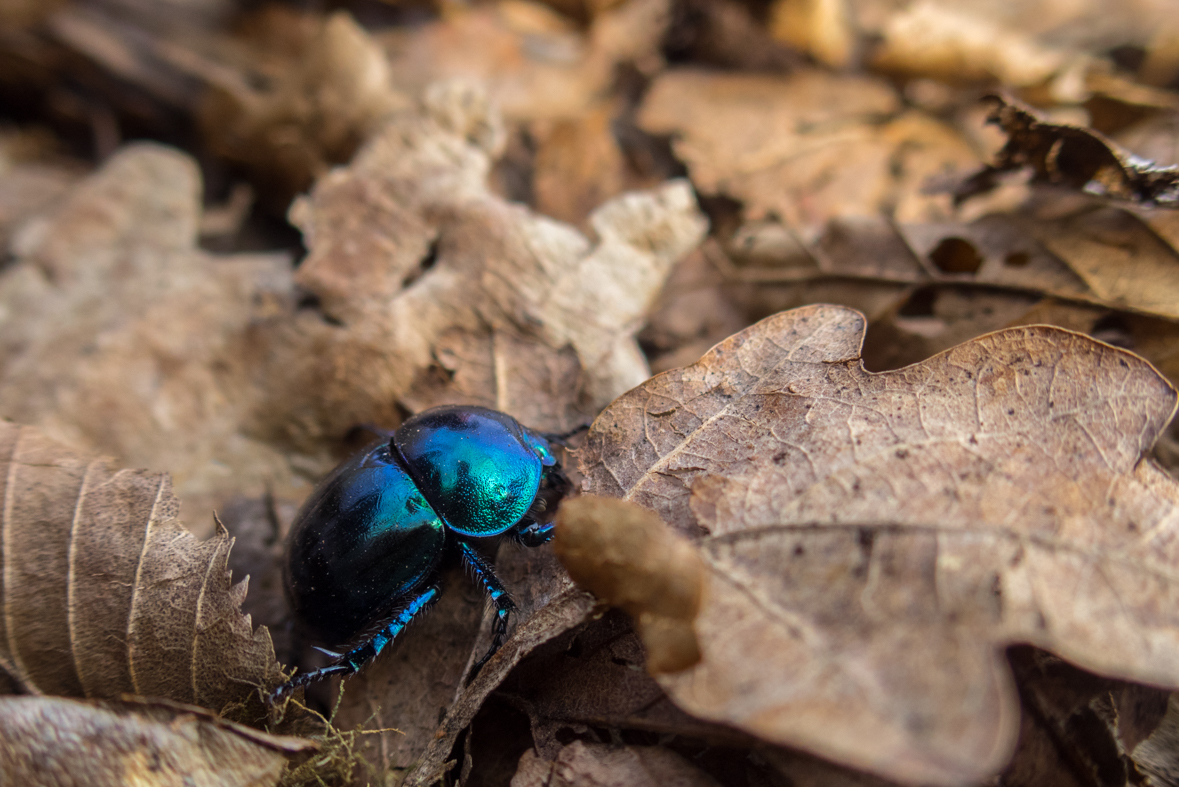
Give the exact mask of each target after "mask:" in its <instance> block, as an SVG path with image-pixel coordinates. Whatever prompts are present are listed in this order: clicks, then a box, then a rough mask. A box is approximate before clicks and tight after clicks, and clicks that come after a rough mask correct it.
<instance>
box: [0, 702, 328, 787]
mask: <svg viewBox="0 0 1179 787" xmlns="http://www.w3.org/2000/svg"><path fill="white" fill-rule="evenodd" d="M0 737H2V738H3V740H4V745H3V746H0V772H2V773H3V774H4V776H5V779H6V780H10V782H11V783H13V784H38V785H45V786H46V787H59V786H60V787H66V785H75V784H86V785H91V786H92V787H107V786H108V785H109V787H120V786H121V785H126V784H161V785H162V784H185V785H193V787H198V786H199V787H204V786H205V785H208V786H209V787H212V785H225V787H237V785H241V787H262V785H270V784H277V783H278V780H279V777H280V776H281V775H282V773H283V770H284V769H285V768H286V762H287V755H289V754H296V753H298V752H302V751H306V750H308V749H310V748H313V747H314V746H315V744H313V743H311V742H310V741H306V740H303V739H301V738H290V737H282V736H277V735H267V734H266V733H263V732H259V731H258V730H253V729H250V728H249V727H243V726H241V725H237V724H231V723H229V722H226V721H224V720H222V719H218V718H217V717H216V716H213V715H212V714H210V713H208V712H207V711H203V709H200V708H191V707H190V708H185V707H183V706H181V707H173V706H169V705H155V706H152V705H144V704H132V703H127V704H99V703H93V704H92V703H85V702H78V701H76V700H68V699H62V698H59V697H2V698H0Z"/></svg>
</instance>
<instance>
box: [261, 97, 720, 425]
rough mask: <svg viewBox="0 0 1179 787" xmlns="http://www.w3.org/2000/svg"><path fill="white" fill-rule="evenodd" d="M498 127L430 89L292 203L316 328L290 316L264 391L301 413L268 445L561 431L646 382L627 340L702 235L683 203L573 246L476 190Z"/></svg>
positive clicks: (605, 222)
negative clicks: (507, 419) (434, 413)
mask: <svg viewBox="0 0 1179 787" xmlns="http://www.w3.org/2000/svg"><path fill="white" fill-rule="evenodd" d="M498 127H499V120H498V115H497V114H496V113H495V112H494V110H493V109H492V108H491V107H490V106H489V103H488V99H487V97H486V95H484V94H483V93H481V92H480V91H478V90H476V89H475V88H473V87H471V86H469V85H466V84H464V83H462V82H449V83H441V84H439V85H436V86H435V87H433V88H431V90H430V91H428V95H427V105H426V109H425V110H424V111H423V112H422V113H420V114H407V115H403V116H400V117H399V118H398V119H397V120H396V121H395V122H393V123H392V124H390V125H389V126H388V127H387V128H386V129H384V130H383V131H382V132H381V134H380V135H378V136H377V137H376V138H374V140H373V141H372V142H371V143H370V144H369V145H368V146H367V147H366V148H365V149H364V151H362V152H361V154H360V155H359V156H357V158H356V160H355V161H354V162H353V163H352V165H351V166H350V167H349V168H347V169H343V170H337V171H335V172H333V173H331V174H330V175H329V176H327V177H326V178H324V179H323V180H321V181H320V182H319V183H318V184H317V186H316V188H315V190H314V191H313V192H312V195H311V196H310V197H309V198H307V199H305V200H302V201H300V202H298V203H296V205H295V207H294V209H293V210H292V217H293V219H294V220H295V221H296V222H297V223H298V224H299V225H300V226H301V227H302V228H303V230H304V232H305V233H306V236H307V242H308V246H309V248H310V253H309V255H308V257H307V259H306V260H305V261H304V262H303V264H302V266H301V267H300V268H299V270H298V272H297V274H296V280H297V282H298V284H299V285H301V286H302V287H303V288H305V289H306V290H307V291H309V292H311V293H314V294H315V296H317V298H318V299H319V303H320V306H321V308H322V311H323V312H324V313H325V314H326V315H327V316H328V318H329V319H330V320H331V321H332V324H325V323H324V322H323V321H322V320H320V319H319V318H318V317H317V316H316V315H315V314H313V313H311V312H305V313H304V314H302V315H300V319H299V321H298V322H297V323H296V324H295V326H294V328H293V330H292V331H291V332H290V335H289V336H288V342H289V347H287V348H285V349H283V350H281V357H282V359H283V360H282V361H281V362H277V363H275V364H274V368H273V374H274V377H275V379H276V381H277V382H275V383H274V389H275V390H278V391H286V392H292V395H293V396H294V397H296V398H297V397H299V396H304V397H306V398H305V400H304V401H301V402H300V401H297V400H296V402H295V405H294V407H295V410H294V412H290V411H285V410H279V409H276V410H274V411H272V412H271V414H270V416H271V418H272V419H273V428H274V429H276V430H285V431H287V432H291V431H294V430H297V429H305V428H307V426H308V425H314V426H318V425H320V424H323V425H325V427H324V428H326V430H327V432H328V433H329V434H332V433H335V434H341V433H343V432H345V431H346V430H347V429H349V428H351V427H352V426H353V425H355V424H357V423H364V422H373V421H376V422H379V423H394V424H395V423H396V422H397V419H398V412H397V409H396V407H397V403H398V402H399V401H400V402H401V403H403V404H405V405H407V406H409V407H410V408H411V409H421V408H424V407H428V406H430V405H435V404H441V403H444V402H449V401H461V402H466V403H472V402H474V403H479V404H486V405H488V406H491V407H494V408H496V409H499V410H503V411H506V412H510V413H512V414H513V415H515V416H516V417H517V418H519V419H520V421H521V422H522V423H526V424H528V425H529V426H531V427H534V428H540V429H552V430H561V429H568V428H570V427H572V426H575V425H576V424H577V423H578V422H579V421H581V420H583V419H584V418H585V415H584V414H585V413H588V412H592V411H593V410H594V409H595V408H597V407H600V406H602V405H604V404H605V403H606V402H608V401H609V400H610V399H612V398H613V397H614V396H616V395H618V394H619V393H621V392H622V391H624V390H626V389H627V388H628V387H631V386H633V385H635V384H637V383H638V382H640V381H641V380H642V379H644V378H645V377H646V376H647V374H648V372H647V366H646V361H645V360H644V359H643V357H642V355H641V353H640V352H639V350H638V346H637V344H636V343H635V340H634V335H635V333H637V330H638V328H639V323H640V321H641V320H642V318H643V315H644V314H646V312H647V310H648V309H649V307H650V304H651V303H652V302H653V300H654V298H655V297H656V295H657V293H658V291H659V288H660V287H661V286H662V284H663V281H664V279H665V277H666V276H667V274H668V272H669V271H670V269H671V265H672V263H673V262H675V260H676V259H678V258H679V257H681V256H682V255H684V254H686V253H687V252H688V251H690V250H691V249H692V248H693V247H694V246H695V245H696V244H697V243H698V242H699V240H700V238H701V236H702V235H703V233H704V231H705V228H706V222H705V220H704V218H703V216H702V215H701V214H700V212H699V211H698V210H697V208H696V206H695V200H694V197H693V195H692V192H691V190H690V188H689V187H688V185H687V184H686V183H684V182H682V181H677V182H672V183H668V184H666V185H664V186H662V187H661V188H659V189H657V190H654V191H651V192H638V193H629V194H625V195H622V196H620V197H618V198H616V199H614V200H612V201H611V202H608V203H606V204H605V205H603V206H601V207H600V208H598V209H597V210H596V211H594V213H593V214H592V215H591V217H590V220H589V223H590V225H591V226H592V227H593V229H594V232H595V234H596V239H595V241H591V240H589V239H587V238H586V237H585V236H583V235H582V234H581V233H579V232H577V231H576V230H574V229H573V228H572V227H569V226H567V225H563V224H559V223H557V222H554V221H552V220H549V219H545V218H543V217H540V216H537V215H535V214H533V213H531V212H530V211H528V210H527V209H525V208H523V207H522V206H519V205H514V204H510V203H508V202H505V201H504V200H502V199H501V198H499V197H497V196H495V195H493V194H491V193H490V192H489V191H488V189H487V185H486V177H487V173H488V170H489V167H490V158H489V153H490V152H491V151H492V150H494V148H495V146H496V145H498V144H499V140H500V139H501V137H500V136H499V135H498V134H497V133H495V131H494V130H495V129H496V128H498ZM310 347H315V348H316V349H315V350H314V351H312V352H308V348H310ZM296 439H297V438H296Z"/></svg>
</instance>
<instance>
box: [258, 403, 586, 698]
mask: <svg viewBox="0 0 1179 787" xmlns="http://www.w3.org/2000/svg"><path fill="white" fill-rule="evenodd" d="M577 431H580V430H577ZM567 436H569V435H548V436H545V435H542V434H540V433H538V432H534V431H532V430H531V429H528V428H526V427H524V426H521V425H520V423H519V422H518V421H516V419H515V418H512V417H511V416H510V415H506V414H505V413H501V412H498V411H496V410H489V409H487V408H485V407H474V406H446V407H436V408H433V409H431V410H426V411H424V412H422V413H419V414H418V415H415V416H413V417H412V418H409V419H408V420H406V421H405V423H403V424H402V425H401V426H400V428H398V429H397V430H396V431H395V432H393V433H392V434H390V435H388V438H389V439H387V440H385V441H383V442H380V443H376V444H374V445H371V446H369V447H368V448H366V449H365V450H364V451H362V452H360V453H358V454H356V455H354V456H352V457H351V458H349V459H347V460H346V461H344V462H343V463H341V464H340V465H339V466H338V467H337V468H336V469H335V470H333V471H332V472H331V474H330V475H328V476H327V478H325V479H324V480H323V481H321V482H320V484H319V486H318V487H316V489H315V491H313V492H312V493H311V496H310V497H309V498H307V501H306V502H305V503H304V504H303V507H302V508H301V509H300V510H299V513H298V515H297V516H296V518H295V522H294V525H292V527H291V533H290V537H289V540H288V542H287V552H286V561H285V563H284V571H283V584H284V586H285V589H286V593H287V599H288V601H289V602H290V604H291V609H292V610H293V611H294V614H295V617H296V619H297V621H298V622H299V625H300V626H301V627H302V628H303V630H304V631H305V632H307V633H308V634H310V635H311V636H312V637H314V638H315V639H318V640H321V641H322V642H323V643H324V644H327V645H329V646H332V647H339V646H341V645H347V644H350V643H351V644H353V647H351V648H350V649H348V650H347V651H346V652H344V653H334V652H332V651H324V652H326V653H328V654H329V655H330V656H332V657H333V658H334V661H333V662H332V663H331V664H329V665H328V666H326V667H321V668H320V669H316V670H312V671H310V672H305V673H302V674H300V675H297V676H296V677H293V678H292V679H290V680H288V681H287V682H286V683H283V684H282V685H281V686H279V687H278V688H276V689H275V690H274V692H273V693H272V694H271V697H270V699H271V701H272V702H277V701H278V700H280V699H282V697H283V696H285V695H287V694H289V693H290V692H292V691H294V690H295V689H296V688H298V687H299V686H305V685H307V684H309V683H311V682H313V681H316V680H321V679H323V678H327V677H329V676H332V675H351V674H353V673H355V672H357V671H358V670H359V669H360V668H361V667H363V666H364V665H365V664H367V663H368V662H370V661H372V660H373V659H374V658H376V656H377V655H378V654H379V653H380V652H381V651H382V650H383V649H384V648H385V647H386V646H387V645H388V644H389V643H390V642H392V641H393V640H394V639H395V638H396V637H397V635H398V634H400V633H401V632H402V631H403V630H404V629H405V627H406V626H407V625H408V624H409V623H410V621H411V620H413V619H414V618H416V617H417V616H419V615H421V614H422V613H423V612H424V611H425V610H426V609H427V608H428V607H429V606H430V605H431V604H432V603H433V602H434V601H436V600H437V598H438V595H439V588H438V579H439V573H440V571H441V569H442V567H443V565H444V563H445V562H446V561H447V559H448V558H450V559H453V558H454V557H457V558H458V559H460V560H461V561H462V562H463V563H465V564H466V565H467V567H468V568H470V570H471V572H472V573H473V574H474V575H475V578H476V579H477V580H478V581H479V582H480V583H481V584H482V585H483V588H484V590H485V591H486V592H487V595H488V596H489V598H490V599H491V603H492V604H493V605H494V607H495V612H496V618H495V625H494V631H493V636H492V642H491V647H490V649H489V650H488V651H487V653H486V654H485V655H484V656H483V657H482V658H481V659H480V660H479V661H478V662H477V663H476V664H475V665H474V667H473V668H472V674H474V673H475V672H477V671H478V670H479V669H480V668H481V667H482V666H483V665H484V664H485V663H486V662H487V660H488V659H490V658H491V657H492V656H493V655H494V654H495V652H496V651H497V650H498V649H499V647H500V646H501V645H502V644H503V643H504V640H505V639H506V638H507V630H508V619H509V617H510V615H511V613H512V612H514V611H515V609H516V606H515V604H514V603H513V601H512V598H511V596H510V595H508V592H507V590H506V589H505V588H504V586H503V584H502V583H501V582H500V581H499V579H498V578H497V577H496V575H495V571H494V569H493V568H492V565H491V563H490V561H488V560H487V558H486V557H484V556H483V554H481V553H480V551H479V550H478V549H477V548H476V547H475V544H476V543H478V542H479V541H480V540H482V539H496V538H498V537H501V536H504V535H508V536H512V537H515V538H516V539H517V540H519V541H520V542H521V543H523V544H524V545H525V546H533V547H535V546H540V545H541V544H544V543H545V542H547V541H548V540H549V539H550V538H552V534H553V525H552V521H551V519H552V518H551V516H547V515H548V514H549V513H551V509H552V508H553V507H554V506H555V505H556V504H557V503H558V502H559V501H560V499H561V498H562V497H564V496H565V494H567V493H568V491H569V488H570V483H569V480H568V479H567V478H566V477H565V474H564V473H563V472H561V466H560V464H559V463H558V462H557V459H556V458H555V457H554V456H553V452H552V448H551V446H550V441H560V440H562V439H563V438H564V437H567ZM542 517H543V518H544V519H547V521H542Z"/></svg>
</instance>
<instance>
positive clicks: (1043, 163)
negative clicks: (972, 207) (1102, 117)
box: [954, 95, 1179, 208]
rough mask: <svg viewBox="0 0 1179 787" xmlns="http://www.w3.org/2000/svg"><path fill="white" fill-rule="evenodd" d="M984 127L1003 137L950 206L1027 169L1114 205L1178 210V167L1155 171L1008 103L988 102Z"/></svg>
mask: <svg viewBox="0 0 1179 787" xmlns="http://www.w3.org/2000/svg"><path fill="white" fill-rule="evenodd" d="M985 100H986V101H987V102H988V103H989V104H990V106H991V109H990V112H989V114H988V116H987V122H988V123H993V124H995V125H997V126H999V127H1000V128H1002V129H1003V131H1004V132H1005V133H1006V134H1007V137H1008V138H1007V144H1005V145H1004V146H1003V148H1002V149H1001V150H1000V151H999V152H998V153H997V154H996V156H995V162H994V163H993V164H988V165H987V166H985V167H984V168H983V169H982V170H980V171H979V172H977V173H975V174H974V175H971V176H970V177H969V178H967V179H966V180H965V181H963V182H962V184H961V185H959V186H958V187H957V189H955V192H954V201H955V202H956V203H961V202H963V201H964V200H966V199H969V198H970V197H972V196H974V195H976V194H981V193H983V192H986V191H990V190H991V189H992V188H994V187H995V186H996V185H997V183H998V177H999V176H1000V175H1001V174H1003V173H1006V172H1014V171H1017V170H1021V169H1025V168H1030V169H1031V171H1032V175H1033V180H1034V181H1036V182H1041V183H1052V184H1055V185H1060V186H1065V187H1068V188H1072V189H1077V190H1080V191H1084V192H1087V193H1089V194H1095V195H1097V196H1102V197H1109V198H1111V199H1115V200H1122V201H1128V202H1135V203H1141V204H1146V205H1160V206H1164V207H1169V208H1173V207H1179V167H1175V166H1171V167H1160V166H1158V165H1156V164H1155V163H1154V162H1152V161H1147V160H1145V159H1141V158H1139V157H1137V156H1135V155H1134V154H1132V153H1130V152H1128V151H1126V150H1123V149H1122V148H1121V147H1120V146H1118V145H1117V144H1116V143H1114V142H1113V141H1112V140H1110V139H1107V138H1105V137H1104V136H1102V135H1101V134H1099V133H1097V132H1096V131H1093V130H1092V129H1087V128H1081V127H1080V126H1070V125H1066V124H1062V123H1050V122H1048V121H1047V120H1045V119H1044V118H1043V117H1042V116H1040V115H1039V114H1037V113H1036V112H1035V111H1034V110H1032V108H1031V107H1028V106H1026V105H1025V104H1022V103H1020V102H1019V101H1016V100H1015V99H1012V98H1006V97H1002V96H994V95H992V96H987V97H986V99H985Z"/></svg>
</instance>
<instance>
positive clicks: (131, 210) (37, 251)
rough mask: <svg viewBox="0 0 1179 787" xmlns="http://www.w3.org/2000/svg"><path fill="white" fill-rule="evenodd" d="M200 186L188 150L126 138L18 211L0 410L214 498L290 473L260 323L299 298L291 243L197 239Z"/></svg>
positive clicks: (1, 305)
mask: <svg viewBox="0 0 1179 787" xmlns="http://www.w3.org/2000/svg"><path fill="white" fill-rule="evenodd" d="M200 191H201V182H200V175H199V171H198V169H197V166H196V163H195V162H194V161H193V160H192V159H191V158H189V157H188V156H185V155H183V154H181V153H179V152H178V151H175V150H171V149H168V148H165V147H162V146H159V145H150V144H137V145H131V146H128V147H126V148H124V149H123V150H121V151H120V152H119V153H117V154H116V155H114V156H112V157H111V158H110V159H108V160H107V162H106V163H105V164H104V165H103V166H102V168H101V169H100V170H98V171H97V172H95V173H94V174H93V175H91V176H89V177H87V178H86V179H85V180H83V181H82V182H81V183H79V184H78V185H77V186H76V187H75V188H73V189H72V190H71V191H70V193H69V194H68V195H67V196H66V197H65V198H64V199H62V200H61V201H60V203H59V204H57V205H55V206H54V209H53V210H52V211H50V212H47V213H43V214H41V215H39V216H37V217H35V218H32V219H29V220H27V221H26V222H25V223H24V224H23V225H22V227H21V229H20V231H19V232H18V233H17V235H16V237H15V239H14V241H13V244H12V251H13V252H14V255H15V260H14V261H13V262H11V263H10V264H8V265H6V266H5V268H4V270H3V271H2V272H0V417H5V418H10V419H12V420H14V421H17V422H20V423H25V424H29V425H32V426H36V427H38V428H39V429H41V430H42V431H44V432H45V433H46V434H47V435H48V436H50V437H52V438H54V439H57V440H59V441H61V442H63V443H65V444H67V445H71V446H75V447H77V448H79V449H80V450H86V451H92V452H94V453H102V454H106V455H113V456H114V457H116V459H117V461H119V462H120V463H121V464H124V465H130V466H133V467H147V468H152V469H156V470H159V469H163V468H167V469H168V470H169V471H170V472H171V473H172V474H173V477H174V478H175V480H176V491H177V494H178V495H179V496H180V497H181V498H182V499H184V500H185V502H186V504H187V505H189V506H190V507H191V508H192V510H197V511H202V510H203V511H209V510H211V509H213V508H214V507H215V506H216V503H217V502H219V501H221V500H223V499H224V498H225V497H226V496H228V495H232V494H243V493H252V494H261V493H262V491H263V488H264V486H265V485H267V484H273V485H276V486H278V487H279V488H281V487H282V486H283V485H284V484H286V483H290V481H291V478H292V475H293V472H292V469H291V464H290V462H291V459H290V456H289V455H288V453H287V452H284V451H281V450H279V449H277V448H276V447H274V446H273V445H271V444H268V443H267V442H266V441H264V440H262V439H259V438H258V437H256V436H255V435H253V434H251V433H250V427H251V425H252V424H253V422H254V420H255V419H254V412H255V408H260V409H262V410H264V411H265V410H267V409H268V408H272V407H275V406H277V405H276V404H275V402H277V401H281V397H280V396H279V394H281V391H276V390H275V389H273V388H271V387H270V386H269V383H268V380H269V377H268V375H267V373H266V370H265V360H266V358H268V357H269V354H268V351H267V344H268V340H267V339H266V336H267V333H266V332H267V330H268V328H267V326H268V325H270V324H271V323H273V322H276V321H280V320H282V319H286V318H289V315H290V314H291V313H292V312H293V311H294V301H295V297H294V292H293V284H292V281H291V269H290V261H289V259H288V258H287V256H286V255H285V254H236V255H225V256H219V255H214V254H210V253H208V252H205V251H203V250H201V249H199V248H198V247H197V233H198V226H199V224H200V216H201V194H200ZM197 524H198V525H205V524H206V518H205V517H201V518H200V521H199V522H198V523H197ZM211 524H212V523H211V522H208V525H210V526H211ZM206 532H207V531H206Z"/></svg>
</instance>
